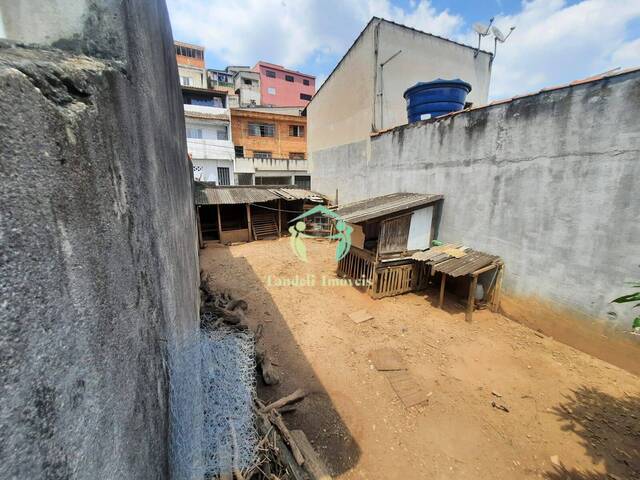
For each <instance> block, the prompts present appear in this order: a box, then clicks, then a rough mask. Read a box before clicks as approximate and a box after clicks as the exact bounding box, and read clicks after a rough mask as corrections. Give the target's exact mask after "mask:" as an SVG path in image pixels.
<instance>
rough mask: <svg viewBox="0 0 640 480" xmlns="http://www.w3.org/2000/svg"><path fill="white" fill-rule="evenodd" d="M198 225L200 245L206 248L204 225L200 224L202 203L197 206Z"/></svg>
mask: <svg viewBox="0 0 640 480" xmlns="http://www.w3.org/2000/svg"><path fill="white" fill-rule="evenodd" d="M196 217H197V219H196V220H197V227H198V246H199V247H200V248H204V239H203V238H202V226H201V225H200V205H198V206H197V207H196Z"/></svg>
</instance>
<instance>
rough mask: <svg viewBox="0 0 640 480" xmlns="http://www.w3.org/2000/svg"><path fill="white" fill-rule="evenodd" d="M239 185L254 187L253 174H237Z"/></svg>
mask: <svg viewBox="0 0 640 480" xmlns="http://www.w3.org/2000/svg"><path fill="white" fill-rule="evenodd" d="M236 183H237V184H238V185H253V173H236Z"/></svg>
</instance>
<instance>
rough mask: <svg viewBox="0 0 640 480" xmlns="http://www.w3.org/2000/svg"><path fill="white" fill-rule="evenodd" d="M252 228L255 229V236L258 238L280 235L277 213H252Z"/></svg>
mask: <svg viewBox="0 0 640 480" xmlns="http://www.w3.org/2000/svg"><path fill="white" fill-rule="evenodd" d="M251 229H252V230H253V238H255V239H256V240H262V239H264V238H274V237H278V222H277V220H276V215H275V213H273V212H257V213H255V214H254V215H252V223H251Z"/></svg>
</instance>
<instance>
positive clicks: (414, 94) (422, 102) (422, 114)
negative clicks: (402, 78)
mask: <svg viewBox="0 0 640 480" xmlns="http://www.w3.org/2000/svg"><path fill="white" fill-rule="evenodd" d="M470 91H471V85H469V84H468V83H467V82H464V81H462V80H460V79H459V78H458V79H455V80H443V79H441V78H438V79H437V80H433V81H432V82H418V83H416V84H415V85H414V86H413V87H411V88H408V89H407V90H406V91H405V92H404V98H405V99H406V100H407V116H408V117H409V123H412V122H417V121H419V120H426V119H428V118H433V117H439V116H440V115H446V114H447V113H450V112H456V111H458V110H462V109H463V108H464V102H465V100H466V98H467V94H468V93H469V92H470Z"/></svg>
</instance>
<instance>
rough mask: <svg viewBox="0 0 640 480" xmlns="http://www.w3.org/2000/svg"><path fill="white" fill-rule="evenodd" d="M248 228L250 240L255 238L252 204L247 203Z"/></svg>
mask: <svg viewBox="0 0 640 480" xmlns="http://www.w3.org/2000/svg"><path fill="white" fill-rule="evenodd" d="M247 228H248V229H249V241H251V240H255V238H253V229H252V228H251V204H249V203H247Z"/></svg>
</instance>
